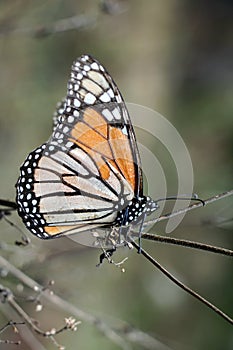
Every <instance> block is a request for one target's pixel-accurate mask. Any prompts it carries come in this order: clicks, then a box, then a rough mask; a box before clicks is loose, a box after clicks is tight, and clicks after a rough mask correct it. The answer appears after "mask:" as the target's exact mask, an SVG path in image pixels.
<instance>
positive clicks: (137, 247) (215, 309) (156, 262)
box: [131, 240, 233, 324]
mask: <svg viewBox="0 0 233 350" xmlns="http://www.w3.org/2000/svg"><path fill="white" fill-rule="evenodd" d="M131 243H132V245H133V246H134V247H135V248H136V249H137V250H138V251H140V253H141V254H142V255H143V256H144V257H145V258H146V259H147V260H148V261H150V262H151V263H152V264H153V265H154V266H155V267H157V269H159V270H160V271H161V272H162V273H163V274H164V275H165V276H167V277H168V278H169V279H170V280H171V281H172V282H173V283H175V284H176V285H177V286H179V287H180V288H181V289H183V290H185V291H186V292H187V293H189V294H190V295H192V296H193V297H195V298H196V299H198V300H200V301H201V302H202V303H203V304H205V305H207V306H208V307H209V308H210V309H212V310H213V311H214V312H216V313H217V314H219V315H220V316H221V317H222V318H224V319H225V320H226V321H227V322H229V323H230V324H233V319H232V318H231V317H230V316H228V315H227V314H225V313H224V312H223V311H222V310H220V309H219V308H217V307H216V306H215V305H213V304H212V303H210V302H209V301H208V300H206V299H205V298H203V297H202V296H201V295H199V294H198V293H197V292H195V291H194V290H192V289H191V288H189V287H188V286H186V285H185V284H184V283H182V282H181V281H179V280H178V279H177V278H176V277H175V276H173V275H172V274H171V273H170V272H169V271H168V270H167V269H165V268H164V267H163V266H162V265H161V264H160V263H159V262H158V261H156V260H155V259H154V258H153V257H152V256H151V255H150V254H148V253H147V252H146V251H145V250H144V249H142V248H141V247H139V245H138V244H137V243H136V242H134V241H133V240H131Z"/></svg>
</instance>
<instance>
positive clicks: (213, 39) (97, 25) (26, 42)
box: [0, 0, 233, 350]
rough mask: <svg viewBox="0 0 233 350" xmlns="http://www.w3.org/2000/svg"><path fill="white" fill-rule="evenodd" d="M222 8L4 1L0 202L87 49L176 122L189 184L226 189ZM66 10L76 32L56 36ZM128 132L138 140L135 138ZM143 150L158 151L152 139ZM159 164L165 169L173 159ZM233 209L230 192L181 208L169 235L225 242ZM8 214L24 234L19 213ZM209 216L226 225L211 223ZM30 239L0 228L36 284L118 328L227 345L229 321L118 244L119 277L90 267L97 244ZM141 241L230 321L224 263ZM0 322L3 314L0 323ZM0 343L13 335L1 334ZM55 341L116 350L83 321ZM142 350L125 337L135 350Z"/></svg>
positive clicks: (54, 318) (229, 30) (207, 345)
mask: <svg viewBox="0 0 233 350" xmlns="http://www.w3.org/2000/svg"><path fill="white" fill-rule="evenodd" d="M232 10H233V3H232V2H231V1H229V0H228V1H227V0H224V1H221V2H220V1H216V0H214V1H191V0H190V1H188V0H186V1H171V0H168V1H160V0H159V1H153V0H147V1H145V2H142V1H139V0H134V1H133V0H129V1H114V0H112V1H106V2H103V1H102V2H100V1H84V0H68V1H64V0H63V1H61V0H57V1H27V0H25V1H24V0H18V1H1V2H0V99H1V102H0V157H1V158H0V160H1V163H0V164H1V182H0V183H1V193H0V197H1V198H8V199H14V197H15V188H14V184H15V183H16V181H17V178H18V176H19V167H20V165H21V164H22V162H23V161H24V160H25V158H26V156H27V155H28V153H29V152H30V151H31V150H33V149H34V148H35V147H37V146H38V145H40V144H41V143H43V142H44V141H46V140H47V139H48V137H49V136H50V134H51V124H52V115H53V111H54V108H55V106H56V103H57V102H58V101H59V100H60V99H61V98H62V97H63V96H64V95H65V93H66V84H67V80H68V77H69V71H70V66H71V63H72V62H73V60H74V59H75V58H76V57H78V56H80V55H81V54H83V53H90V54H92V55H93V56H94V57H96V58H97V59H98V60H100V62H101V63H102V64H103V65H104V66H105V67H107V69H108V71H109V72H110V73H111V74H112V76H113V77H114V80H115V81H116V82H117V84H118V86H119V88H120V90H121V92H122V94H123V96H124V98H125V100H126V101H128V102H134V103H137V104H141V105H144V106H147V107H150V108H152V109H154V110H157V111H158V112H160V113H161V114H163V115H164V116H166V118H167V119H169V120H170V121H171V122H172V124H173V125H174V126H175V127H176V128H177V130H178V131H179V133H180V134H181V136H182V137H183V139H184V141H185V143H186V145H187V147H188V150H189V152H190V155H191V158H192V161H193V167H194V175H195V192H197V193H198V194H199V196H200V197H201V198H208V197H210V196H211V195H214V194H218V193H221V192H224V191H226V190H229V189H231V186H232V150H233V139H232V131H233V118H232V113H233V98H232V95H233V76H232V72H233V47H232V42H233V25H232V16H231V14H232ZM74 16H81V17H80V18H79V19H78V22H77V23H78V24H80V23H81V25H82V28H76V29H73V30H67V29H68V28H67V23H69V24H70V23H72V21H71V20H68V22H67V21H66V22H63V25H65V29H66V30H65V29H63V30H61V31H59V30H58V29H59V28H61V24H62V23H61V22H60V20H62V19H69V18H70V17H74ZM64 23H65V24H64ZM58 25H59V26H60V27H59V26H58ZM55 28H57V29H56V30H55V32H54V29H55ZM132 119H133V116H132ZM138 137H139V141H140V142H141V143H143V142H144V140H143V135H138ZM150 147H151V148H152V149H153V152H154V153H155V154H156V147H155V145H154V146H153V144H152V145H151V146H150ZM164 162H165V164H166V172H167V173H168V177H169V172H170V170H169V162H168V165H167V163H166V159H165V160H164ZM155 180H156V174H155ZM155 187H156V181H155ZM169 191H170V193H169V194H174V193H176V179H172V178H171V179H170V180H169ZM231 208H232V199H231V198H227V199H224V200H221V201H218V202H216V203H215V204H213V205H210V206H208V207H206V208H202V209H198V210H197V211H194V212H191V213H189V214H187V216H186V217H185V220H184V221H183V222H182V224H181V225H180V226H179V227H178V228H177V229H176V230H175V231H174V232H172V235H174V236H175V237H185V238H188V239H193V240H197V241H203V242H206V243H209V244H215V245H219V246H225V247H229V248H230V247H232V243H233V238H232V224H231V221H230V220H231V219H232V210H231ZM13 220H14V222H15V223H17V225H19V226H20V227H21V228H22V229H24V230H25V231H26V229H25V228H24V227H23V224H22V223H21V222H20V219H19V218H17V215H15V216H14V217H13ZM219 220H221V221H228V224H217V223H218V222H219ZM164 227H165V225H163V224H160V225H158V226H156V228H154V231H153V232H158V233H160V234H163V233H164ZM28 235H29V236H30V237H31V238H32V244H31V245H30V246H29V247H26V248H22V247H14V246H13V242H14V240H15V239H17V238H18V233H17V232H16V230H15V229H13V228H12V227H10V226H9V225H7V224H6V223H4V222H2V223H1V241H3V242H8V243H9V244H12V250H9V251H4V250H3V251H2V254H3V255H4V256H5V257H7V258H8V259H9V260H10V261H12V262H13V263H14V264H16V265H17V266H18V267H20V268H21V269H22V270H23V271H24V272H25V273H27V274H28V275H29V276H31V277H32V278H34V279H35V280H36V281H38V282H40V283H41V284H43V285H45V284H46V283H47V282H48V281H49V280H51V279H53V280H55V285H54V286H53V289H54V291H55V292H56V293H57V294H59V295H61V296H62V297H64V299H66V300H69V301H71V302H72V303H73V304H75V305H77V306H78V307H79V308H81V309H84V310H86V311H88V312H90V313H91V314H93V315H97V316H99V317H100V318H102V319H103V320H105V321H106V322H108V323H109V324H113V325H118V326H121V325H122V323H121V320H122V321H125V322H127V323H128V324H131V325H132V326H134V327H137V328H140V329H141V330H143V331H144V332H147V333H149V334H150V335H152V336H154V337H155V338H157V339H159V340H160V341H161V342H163V343H164V344H167V345H168V346H170V348H171V349H174V350H194V349H195V350H197V349H198V350H202V349H203V350H206V349H212V350H218V349H224V350H228V349H229V350H230V349H232V348H233V330H232V326H230V325H229V324H228V323H227V322H226V321H224V320H223V319H221V318H220V317H219V316H218V315H216V314H214V313H213V312H212V311H210V310H208V308H207V307H206V306H205V305H202V304H201V303H200V302H198V301H196V300H194V299H193V298H192V297H191V296H189V295H187V294H185V293H184V292H183V291H182V290H180V289H179V288H178V287H176V286H175V285H173V284H172V283H171V282H170V281H168V280H167V279H166V277H164V276H163V275H161V273H160V272H158V271H156V270H155V269H154V268H153V267H152V265H150V264H149V263H148V262H147V261H145V259H144V258H143V257H142V256H140V255H138V254H137V253H136V251H128V250H127V249H121V250H119V251H118V252H117V254H116V256H114V258H115V260H116V261H118V260H120V259H121V258H122V257H125V256H129V260H128V261H127V262H126V264H125V268H126V272H125V273H124V274H123V273H121V272H120V270H119V269H116V268H114V267H113V266H112V265H108V264H107V263H104V264H103V266H101V267H100V268H99V269H97V268H96V267H95V265H96V263H97V262H98V257H99V254H100V252H99V251H97V250H95V249H90V248H87V247H82V246H79V245H78V244H76V243H74V242H73V241H71V240H69V239H67V238H66V239H65V238H64V239H63V238H62V239H57V240H52V241H40V240H39V239H37V238H34V237H32V236H31V234H30V233H28ZM143 247H144V248H145V249H147V250H148V251H149V252H150V253H151V254H152V255H153V256H154V257H155V258H158V260H159V261H160V262H161V263H163V264H164V266H166V267H167V268H168V269H169V271H171V272H172V273H174V274H175V275H176V276H177V277H179V278H180V279H181V280H183V281H184V282H185V283H187V284H188V285H189V286H190V287H193V288H194V289H195V290H198V291H199V292H200V293H201V294H202V295H203V296H205V297H207V298H208V299H209V300H210V301H212V302H213V303H215V304H216V305H217V306H219V307H220V308H222V309H223V310H224V311H225V312H227V313H228V314H230V315H232V316H233V298H232V294H233V285H232V279H233V268H232V261H231V260H230V259H229V258H225V257H220V256H217V255H215V254H211V253H204V252H199V251H193V250H191V249H187V248H181V247H172V246H168V245H166V246H165V245H160V244H159V243H150V242H149V243H148V242H143ZM1 280H2V281H1V283H4V284H5V285H8V286H10V287H11V288H13V290H15V289H14V287H15V285H16V283H17V281H15V280H14V279H11V278H10V277H9V276H7V277H5V278H4V277H3V276H2V277H1ZM16 294H20V293H19V292H17V293H16ZM22 294H23V293H22ZM23 306H24V308H25V310H26V311H27V312H28V313H29V314H30V315H31V316H32V317H34V318H36V319H39V320H40V321H41V323H42V325H43V328H45V329H48V328H51V327H58V326H59V325H61V323H62V319H63V317H64V316H69V315H66V314H64V313H62V312H59V309H57V310H55V307H54V306H53V307H51V306H50V305H46V306H45V307H44V310H43V311H42V312H41V313H36V312H35V310H34V309H35V308H33V307H32V306H31V305H28V304H27V303H24V304H23ZM8 312H10V311H9V310H8ZM10 318H12V316H11V317H10ZM7 320H8V318H7V317H6V312H5V311H4V310H3V313H2V315H0V326H1V325H3V324H4V323H6V321H7ZM1 337H2V338H3V339H6V338H8V339H13V338H17V339H18V338H19V336H14V335H13V334H12V332H10V331H9V332H6V333H4V334H2V336H1ZM38 339H39V341H40V342H41V343H43V344H44V348H46V349H48V350H50V349H54V345H53V344H51V342H49V340H45V339H42V338H38ZM57 339H58V341H59V342H60V343H62V344H63V345H65V346H66V348H67V349H82V348H85V349H87V350H89V349H102V350H105V349H111V350H115V349H118V347H117V346H116V345H114V344H113V343H112V342H111V341H110V340H108V339H106V338H105V337H104V336H103V335H102V334H101V333H99V332H98V331H97V330H96V329H95V328H94V327H91V326H89V325H88V324H86V323H85V322H83V323H82V325H81V326H80V329H79V331H78V332H77V333H70V332H66V333H62V334H61V335H60V336H59V337H58V338H57ZM22 342H23V345H22V346H21V348H22V349H24V350H29V349H36V350H37V349H40V347H39V345H36V344H35V343H34V345H33V346H32V345H30V340H29V339H27V337H23V338H22ZM3 346H4V345H3ZM5 346H6V345H5ZM6 347H7V349H10V350H11V349H13V348H14V349H15V347H13V346H12V347H11V346H10V345H7V346H6ZM18 348H20V347H18ZM141 348H142V347H141V346H137V345H135V344H134V343H132V344H131V349H141ZM4 349H5V348H4ZM158 349H159V348H158Z"/></svg>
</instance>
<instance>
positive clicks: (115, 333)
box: [0, 256, 169, 350]
mask: <svg viewBox="0 0 233 350" xmlns="http://www.w3.org/2000/svg"><path fill="white" fill-rule="evenodd" d="M0 266H1V267H4V268H5V269H6V270H8V271H9V272H10V273H11V274H12V275H14V276H15V277H16V278H18V279H19V280H20V281H21V282H22V283H24V284H25V285H27V286H28V287H29V288H32V289H33V290H35V287H36V289H37V290H43V287H42V286H41V285H39V284H38V283H36V282H35V281H34V280H33V279H31V278H30V277H29V276H27V275H25V274H24V273H23V272H22V271H20V270H19V269H17V268H16V267H15V266H13V265H12V264H11V263H9V262H8V261H7V260H6V259H4V258H3V257H2V256H0ZM41 295H43V297H44V298H45V299H46V300H48V301H49V302H51V303H53V304H55V305H56V306H57V307H58V308H60V309H61V310H64V311H66V312H68V313H70V314H72V315H73V316H75V317H77V318H78V319H81V320H82V321H85V322H87V323H89V324H91V325H93V326H94V327H96V328H97V329H98V330H99V331H100V332H101V333H102V334H104V335H105V336H106V338H108V339H110V340H111V341H112V342H113V343H115V344H117V345H118V346H119V347H120V348H121V349H124V350H129V348H130V347H129V346H128V344H127V343H126V341H125V339H124V338H126V339H127V340H128V341H130V342H135V343H136V344H137V343H138V342H139V343H140V344H141V343H143V341H142V339H149V338H148V337H149V336H148V334H146V333H144V332H142V331H141V330H138V329H135V328H133V327H130V326H129V325H125V322H123V323H124V325H125V326H124V327H123V328H122V329H119V328H117V329H114V328H113V327H111V326H109V325H108V324H106V323H105V322H103V321H102V320H101V319H100V318H98V317H95V316H93V315H91V314H89V313H87V312H85V311H83V310H81V309H79V308H77V307H76V306H75V305H73V304H71V303H69V302H67V301H65V300H63V299H62V298H61V297H59V296H58V295H56V294H55V293H53V294H50V293H47V292H46V291H42V292H41ZM127 327H128V329H130V331H126V329H127ZM133 334H134V336H133ZM136 335H137V336H136ZM123 336H124V338H123ZM140 339H141V340H140ZM139 340H140V341H139ZM151 344H152V345H153V346H154V347H153V346H152V345H151ZM158 344H159V346H158ZM143 346H144V348H145V349H148V350H151V349H155V348H159V349H161V350H169V348H168V347H166V346H165V345H164V344H162V343H160V342H159V341H158V340H156V339H154V338H153V337H150V341H149V340H148V341H145V344H144V345H143Z"/></svg>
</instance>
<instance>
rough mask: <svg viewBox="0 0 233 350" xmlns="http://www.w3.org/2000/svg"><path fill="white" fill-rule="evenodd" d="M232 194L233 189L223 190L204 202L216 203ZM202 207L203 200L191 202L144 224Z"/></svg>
mask: <svg viewBox="0 0 233 350" xmlns="http://www.w3.org/2000/svg"><path fill="white" fill-rule="evenodd" d="M232 194H233V190H230V191H226V192H223V193H221V194H217V195H216V196H213V197H210V198H208V199H205V200H203V202H204V204H205V205H208V204H211V203H214V202H216V201H218V200H220V199H223V198H226V197H229V196H231V195H232ZM200 207H203V204H202V203H201V202H198V203H194V204H191V205H190V206H188V207H187V208H183V209H179V210H177V211H174V212H173V213H168V214H165V215H162V216H160V217H158V218H157V219H153V220H149V221H147V222H145V224H144V226H148V225H152V224H156V223H157V222H160V221H164V220H167V219H170V218H173V217H174V216H177V215H180V214H184V213H187V212H188V211H191V210H193V209H197V208H200Z"/></svg>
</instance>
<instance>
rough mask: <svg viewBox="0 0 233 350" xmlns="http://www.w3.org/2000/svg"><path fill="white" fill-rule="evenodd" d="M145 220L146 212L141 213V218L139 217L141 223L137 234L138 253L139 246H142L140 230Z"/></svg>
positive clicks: (141, 230) (139, 252) (139, 251)
mask: <svg viewBox="0 0 233 350" xmlns="http://www.w3.org/2000/svg"><path fill="white" fill-rule="evenodd" d="M145 220H146V212H145V213H143V215H142V219H141V223H140V227H139V232H138V233H139V236H138V246H139V248H138V254H141V250H142V249H141V247H142V232H143V225H144V222H145Z"/></svg>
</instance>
